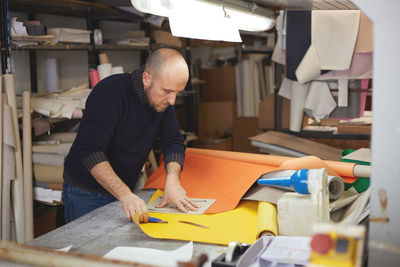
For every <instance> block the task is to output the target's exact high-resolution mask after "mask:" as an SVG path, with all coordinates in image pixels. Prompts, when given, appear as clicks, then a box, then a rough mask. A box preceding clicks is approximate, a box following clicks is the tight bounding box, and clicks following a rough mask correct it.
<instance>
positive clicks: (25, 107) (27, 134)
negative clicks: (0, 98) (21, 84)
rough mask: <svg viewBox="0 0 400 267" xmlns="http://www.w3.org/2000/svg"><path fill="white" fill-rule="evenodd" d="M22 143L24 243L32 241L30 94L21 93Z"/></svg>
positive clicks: (27, 92) (26, 92)
mask: <svg viewBox="0 0 400 267" xmlns="http://www.w3.org/2000/svg"><path fill="white" fill-rule="evenodd" d="M22 102H23V103H22V141H23V149H24V153H23V161H24V197H25V198H24V204H25V205H24V206H25V241H31V240H32V239H33V192H32V191H33V188H32V186H33V184H32V132H31V127H32V123H31V93H30V92H29V91H24V92H23V93H22Z"/></svg>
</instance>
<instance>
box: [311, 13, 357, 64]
mask: <svg viewBox="0 0 400 267" xmlns="http://www.w3.org/2000/svg"><path fill="white" fill-rule="evenodd" d="M359 21H360V11H359V10H313V11H312V13H311V43H312V44H313V45H314V46H315V47H316V50H317V51H318V55H319V59H320V62H321V65H320V67H321V69H326V70H347V69H349V68H350V63H351V59H352V56H353V52H354V46H355V44H356V39H357V33H358V25H359Z"/></svg>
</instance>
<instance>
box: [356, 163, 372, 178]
mask: <svg viewBox="0 0 400 267" xmlns="http://www.w3.org/2000/svg"><path fill="white" fill-rule="evenodd" d="M353 171H354V176H355V177H371V166H367V165H359V164H356V165H355V166H354V169H353Z"/></svg>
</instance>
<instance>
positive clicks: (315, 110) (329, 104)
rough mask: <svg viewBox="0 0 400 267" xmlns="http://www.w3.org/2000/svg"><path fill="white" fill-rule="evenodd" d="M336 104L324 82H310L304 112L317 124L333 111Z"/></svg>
mask: <svg viewBox="0 0 400 267" xmlns="http://www.w3.org/2000/svg"><path fill="white" fill-rule="evenodd" d="M335 107H336V102H335V100H334V98H333V97H332V94H331V92H330V90H329V86H328V84H327V83H326V82H312V83H311V85H310V90H309V92H308V94H307V98H306V101H305V104H304V111H305V112H306V113H307V114H308V115H310V116H313V117H314V119H315V120H316V121H317V122H320V121H321V119H323V118H325V117H328V116H329V114H330V113H331V112H332V111H333V110H334V109H335Z"/></svg>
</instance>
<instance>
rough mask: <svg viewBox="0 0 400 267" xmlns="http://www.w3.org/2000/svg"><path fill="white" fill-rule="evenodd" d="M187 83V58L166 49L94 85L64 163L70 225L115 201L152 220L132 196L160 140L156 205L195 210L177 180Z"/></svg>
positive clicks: (130, 213) (181, 158) (127, 212)
mask: <svg viewBox="0 0 400 267" xmlns="http://www.w3.org/2000/svg"><path fill="white" fill-rule="evenodd" d="M188 77H189V71H188V67H187V64H186V62H185V59H184V58H183V57H182V55H181V54H179V53H178V52H177V51H175V50H173V49H168V48H161V49H158V50H156V51H154V52H152V53H151V55H150V56H149V58H148V59H147V61H146V65H145V66H144V67H141V68H140V69H137V70H135V71H134V72H133V73H131V74H127V73H126V74H118V75H113V76H110V77H108V78H106V79H104V80H102V81H101V82H100V83H98V84H97V85H96V87H95V88H94V89H93V91H92V92H91V94H90V95H89V97H88V99H87V101H86V108H85V112H84V115H83V118H82V120H81V122H80V126H79V130H78V134H77V137H76V139H75V141H74V143H73V145H72V147H71V150H70V152H69V154H68V156H67V158H66V160H65V164H64V175H63V176H64V185H63V202H64V209H65V210H64V213H65V219H66V222H70V221H72V220H74V219H76V218H78V217H80V216H82V215H84V214H86V213H88V212H90V211H92V210H94V209H96V208H98V207H100V206H103V205H105V204H108V203H110V202H112V201H115V200H119V201H120V202H121V203H122V208H123V210H124V213H125V215H126V217H127V218H128V219H131V218H132V216H133V215H134V214H135V213H136V212H139V214H140V220H141V221H144V222H147V220H148V211H147V207H146V204H145V202H144V201H143V200H142V199H140V198H139V197H138V196H136V195H135V194H133V193H132V191H133V189H134V187H135V184H136V181H137V179H138V176H139V174H140V170H141V169H142V166H143V164H144V163H145V161H146V158H147V156H148V154H149V152H150V150H151V148H152V146H153V144H154V140H155V138H156V136H157V135H158V136H160V140H161V149H162V152H163V154H164V164H165V166H166V167H165V168H166V172H167V179H166V183H165V191H164V198H163V201H162V202H161V203H160V205H159V207H163V206H165V205H166V204H167V203H169V202H172V203H173V204H175V205H176V206H177V207H178V208H179V209H180V210H181V211H183V212H186V211H187V209H190V210H195V209H196V205H195V204H193V203H192V202H191V201H190V200H189V199H188V198H187V196H186V192H185V190H184V188H183V187H182V186H181V184H180V181H179V177H180V172H181V169H182V167H183V163H184V158H185V154H184V152H185V148H184V145H183V137H182V135H181V133H180V131H179V125H178V122H177V120H176V117H175V110H174V108H173V105H174V103H175V98H176V95H177V94H178V93H179V92H181V91H182V90H183V89H184V88H185V85H186V83H187V81H188Z"/></svg>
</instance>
